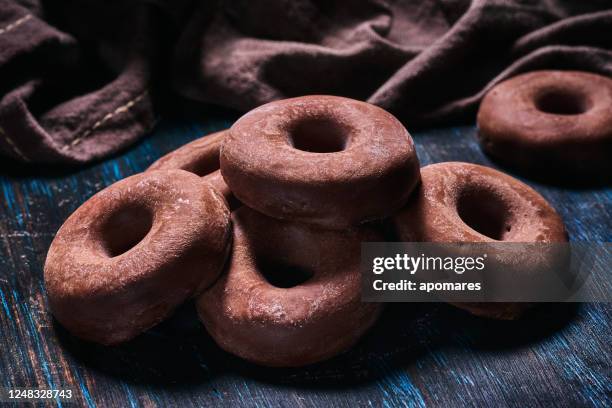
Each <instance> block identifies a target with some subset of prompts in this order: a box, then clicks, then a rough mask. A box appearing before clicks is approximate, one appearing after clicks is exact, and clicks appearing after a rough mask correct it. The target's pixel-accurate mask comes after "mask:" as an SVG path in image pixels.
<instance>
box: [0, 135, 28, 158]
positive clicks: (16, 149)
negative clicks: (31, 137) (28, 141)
mask: <svg viewBox="0 0 612 408" xmlns="http://www.w3.org/2000/svg"><path fill="white" fill-rule="evenodd" d="M0 135H2V136H3V137H4V140H6V142H7V143H8V144H9V146H11V148H12V149H13V151H14V152H15V153H16V154H17V156H19V157H21V158H22V159H23V160H24V161H27V162H29V161H30V159H28V158H27V157H26V156H25V155H24V154H23V152H22V151H21V150H20V149H19V148H18V147H17V145H16V144H15V142H13V140H11V138H10V137H9V135H7V134H6V132H5V131H4V129H2V128H1V127H0Z"/></svg>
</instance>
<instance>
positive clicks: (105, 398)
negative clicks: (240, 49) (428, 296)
mask: <svg viewBox="0 0 612 408" xmlns="http://www.w3.org/2000/svg"><path fill="white" fill-rule="evenodd" d="M211 117H212V118H213V119H210V120H198V121H196V120H184V119H183V120H180V121H179V120H175V121H162V122H161V123H160V125H159V126H158V127H157V129H156V130H155V131H154V132H153V134H152V135H151V136H150V137H148V138H147V139H146V140H145V141H143V142H141V143H139V144H138V145H136V146H133V147H132V148H131V149H129V150H128V151H126V152H124V153H123V154H121V155H118V156H116V157H114V158H112V159H110V160H107V161H105V162H102V163H99V164H95V165H92V166H90V167H88V168H85V169H80V170H77V171H73V172H66V171H57V170H49V169H30V170H28V175H25V176H24V175H20V176H18V175H4V176H0V185H1V188H2V191H0V197H1V198H0V200H1V202H0V303H1V305H0V385H1V386H6V387H43V388H58V387H62V386H71V387H73V388H75V389H76V390H77V392H78V394H79V397H78V398H79V403H80V404H81V405H84V406H90V407H95V406H97V407H109V406H131V407H139V406H185V407H187V406H215V407H216V406H248V407H260V406H261V407H270V406H272V407H281V406H282V407H286V406H295V407H307V406H325V407H336V406H337V407H343V406H351V407H354V406H375V407H378V406H388V407H394V406H407V407H421V406H443V407H452V406H496V407H497V406H513V407H525V406H535V405H545V406H551V405H554V406H567V407H574V406H611V405H612V401H611V394H612V386H611V384H612V381H611V379H612V378H611V377H612V373H611V363H610V362H611V361H612V351H611V350H612V347H611V346H612V342H611V334H612V327H611V324H612V308H611V307H610V306H609V305H606V304H583V305H568V304H565V305H547V306H543V307H540V308H538V309H536V310H534V311H533V312H532V313H530V314H529V315H528V316H526V318H525V319H523V320H521V321H518V322H495V321H489V320H485V319H479V318H476V317H472V316H470V315H468V314H466V313H464V312H462V311H460V310H457V309H454V308H452V307H449V306H446V305H439V304H394V305H391V306H389V307H388V308H387V310H386V312H385V313H384V315H383V317H382V318H381V320H380V322H379V323H378V324H377V325H376V326H375V327H374V329H373V330H372V331H371V332H370V333H369V334H368V335H367V336H366V337H365V338H364V339H363V340H362V341H361V342H360V343H359V344H358V345H357V346H356V347H355V348H354V349H353V350H351V351H349V352H348V353H345V354H344V355H342V356H339V357H337V358H335V359H333V360H331V361H328V362H324V363H321V364H318V365H315V366H311V367H306V368H302V369H267V368H261V367H257V366H254V365H251V364H248V363H246V362H243V361H241V360H240V359H238V358H235V357H233V356H230V355H228V354H226V353H225V352H223V351H221V350H220V349H219V348H218V347H217V346H216V345H215V344H214V343H213V341H212V340H211V338H210V337H209V336H208V335H207V334H206V332H205V331H204V329H203V327H202V326H201V325H200V323H199V322H198V320H197V318H196V316H195V312H194V310H193V305H192V304H187V305H185V306H184V307H182V308H181V309H180V310H178V311H177V313H176V315H175V316H174V317H173V318H171V319H170V320H169V321H167V322H165V323H163V324H161V325H160V326H158V327H156V328H154V329H152V330H150V331H149V332H147V333H145V334H144V335H142V336H140V337H138V338H137V339H135V340H134V341H132V342H130V343H128V344H125V345H123V346H120V347H113V348H107V347H101V346H96V345H91V344H87V343H85V342H82V341H79V340H77V339H75V338H73V337H71V336H70V335H69V334H67V333H66V332H65V331H64V330H63V329H62V328H61V327H59V326H58V325H57V324H56V323H54V321H53V319H52V317H51V316H50V314H49V313H48V311H47V306H46V298H45V294H44V287H43V280H42V269H43V265H44V260H45V255H46V251H47V249H48V247H49V244H50V242H51V240H52V239H53V236H54V234H55V232H56V231H57V229H58V228H59V227H60V225H61V224H62V222H63V221H64V220H65V219H66V217H68V215H70V213H72V212H73V211H74V210H75V209H76V208H77V207H78V206H79V205H80V204H81V203H82V202H84V201H85V200H86V199H87V198H88V197H90V196H91V195H93V194H94V193H95V192H97V191H98V190H100V189H102V188H103V187H105V186H107V185H110V184H112V183H113V182H115V181H117V180H119V179H121V178H123V177H126V176H128V175H131V174H134V173H137V172H140V171H142V170H144V169H145V168H146V167H147V166H148V165H149V164H151V163H152V162H153V161H154V160H156V159H157V158H158V157H160V156H161V155H163V154H165V153H166V152H168V151H170V150H173V149H175V148H176V147H178V146H180V145H182V144H184V143H186V142H188V141H190V140H192V139H194V138H197V137H199V136H201V135H202V134H205V133H208V132H212V131H214V130H218V129H221V128H224V127H227V126H229V125H230V124H231V122H232V121H233V120H234V119H235V118H236V115H235V114H233V113H230V112H227V113H226V112H217V113H215V114H214V115H213V116H211ZM414 137H415V141H416V144H417V150H418V154H419V158H420V160H421V163H422V164H428V163H433V162H440V161H448V160H461V161H468V162H475V163H483V164H486V165H491V166H493V167H496V166H495V165H494V164H492V163H491V162H490V160H489V159H488V158H487V157H486V156H484V155H483V154H482V152H481V151H480V149H479V148H478V145H477V143H476V141H475V129H474V128H473V127H459V128H452V129H440V130H432V131H426V132H419V133H417V134H415V135H414ZM3 167H4V168H5V169H6V168H8V165H6V164H5V165H4V166H3ZM526 181H527V182H528V183H529V184H531V185H532V186H534V187H535V188H536V189H537V190H538V191H540V192H541V193H542V194H543V195H544V196H545V197H546V198H547V199H548V200H550V202H551V203H552V204H553V205H554V206H555V207H556V208H557V210H558V211H559V212H560V213H561V215H562V216H563V218H564V220H565V221H566V223H567V227H568V229H569V233H570V235H571V238H572V239H573V240H588V241H612V216H611V212H612V205H611V203H612V190H611V189H602V188H585V189H576V188H574V189H568V188H562V187H553V186H547V185H545V184H541V183H534V182H531V181H528V180H526ZM58 405H61V404H58Z"/></svg>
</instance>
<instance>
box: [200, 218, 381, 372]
mask: <svg viewBox="0 0 612 408" xmlns="http://www.w3.org/2000/svg"><path fill="white" fill-rule="evenodd" d="M232 220H233V224H234V245H233V250H232V256H231V260H230V263H229V265H228V267H227V268H226V269H227V270H226V272H225V273H224V275H222V277H221V278H220V279H219V280H218V281H217V282H216V283H215V284H214V285H213V286H212V287H211V288H210V289H208V290H207V291H205V292H204V293H203V294H202V295H201V296H200V297H199V298H198V301H197V308H198V313H199V315H200V318H201V320H202V322H203V323H204V325H205V326H206V328H207V330H208V332H209V333H210V334H211V336H212V337H213V338H214V339H215V341H216V342H217V344H219V346H220V347H221V348H223V349H225V350H226V351H228V352H230V353H233V354H235V355H238V356H240V357H242V358H244V359H246V360H249V361H252V362H255V363H257V364H261V365H266V366H282V367H290V366H302V365H306V364H310V363H314V362H317V361H321V360H324V359H327V358H329V357H332V356H334V355H336V354H338V353H340V352H342V351H344V350H346V349H348V348H349V347H350V346H352V345H353V344H354V343H355V342H356V341H357V340H358V339H359V338H360V337H361V335H362V334H363V333H364V332H365V331H366V330H367V329H368V328H369V327H370V326H371V325H372V324H373V323H374V322H375V320H376V319H377V317H378V315H379V312H380V310H381V307H382V306H381V305H379V304H375V303H362V302H361V295H360V293H361V281H360V271H359V254H360V243H361V242H362V241H377V240H381V236H380V234H379V233H378V232H377V231H374V230H371V229H369V228H366V227H362V228H359V229H355V230H351V231H343V232H340V231H332V230H316V229H312V228H310V227H308V226H306V225H304V224H298V223H289V222H284V221H281V220H276V219H273V218H270V217H267V216H265V215H262V214H260V213H257V212H255V211H253V210H251V209H250V208H248V207H246V206H243V207H241V208H240V209H238V210H237V211H235V212H233V213H232Z"/></svg>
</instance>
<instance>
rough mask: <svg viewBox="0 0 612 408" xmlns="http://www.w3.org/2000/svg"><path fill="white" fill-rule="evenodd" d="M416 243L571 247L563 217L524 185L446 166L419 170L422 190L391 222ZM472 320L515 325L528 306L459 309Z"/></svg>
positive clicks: (492, 173)
mask: <svg viewBox="0 0 612 408" xmlns="http://www.w3.org/2000/svg"><path fill="white" fill-rule="evenodd" d="M393 223H394V226H395V230H396V232H397V235H398V238H399V239H400V240H402V241H413V242H440V243H444V242H451V243H452V242H499V241H505V242H524V243H529V242H546V243H549V242H567V239H568V238H567V233H566V231H565V226H564V224H563V221H562V219H561V217H560V216H559V215H558V214H557V212H556V211H555V210H554V208H552V207H551V206H550V204H548V202H547V201H546V200H545V199H544V198H543V197H542V196H541V195H540V194H538V193H537V192H536V191H535V190H533V189H532V188H531V187H529V186H527V185H526V184H524V183H522V182H520V181H519V180H516V179H515V178H512V177H510V176H508V175H506V174H504V173H502V172H499V171H497V170H494V169H491V168H489V167H484V166H479V165H476V164H470V163H460V162H447V163H437V164H432V165H429V166H425V167H423V168H422V169H421V185H420V186H419V187H418V188H417V190H416V192H415V194H414V196H413V197H412V198H411V199H410V201H409V203H408V205H406V207H404V208H403V209H402V210H401V211H399V212H398V213H397V214H396V215H395V216H394V218H393ZM454 305H455V306H458V307H461V308H463V309H466V310H468V311H470V312H472V313H473V314H476V315H481V316H487V317H493V318H500V319H513V318H516V317H518V316H519V315H520V314H521V313H522V312H523V311H524V310H525V309H526V308H528V307H529V306H530V305H529V304H527V303H483V304H476V303H461V304H454Z"/></svg>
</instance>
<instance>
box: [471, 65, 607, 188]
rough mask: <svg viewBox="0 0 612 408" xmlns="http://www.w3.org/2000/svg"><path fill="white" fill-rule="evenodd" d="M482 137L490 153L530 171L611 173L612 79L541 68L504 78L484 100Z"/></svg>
mask: <svg viewBox="0 0 612 408" xmlns="http://www.w3.org/2000/svg"><path fill="white" fill-rule="evenodd" d="M478 137H479V139H480V143H481V145H482V147H483V149H484V150H485V151H486V152H487V153H488V154H490V155H491V156H492V157H494V158H496V159H497V160H499V161H500V162H502V163H504V164H507V165H510V166H513V167H515V168H518V169H520V170H523V171H526V172H532V174H533V172H538V174H542V173H544V174H543V175H544V176H550V175H551V174H557V177H558V175H559V174H564V175H566V174H568V173H570V174H573V173H577V174H576V175H577V176H580V175H582V174H587V173H590V174H598V173H603V172H605V173H607V175H608V176H609V175H610V172H611V171H612V160H610V158H611V157H612V79H610V78H606V77H603V76H600V75H595V74H589V73H584V72H574V71H537V72H531V73H528V74H523V75H519V76H517V77H514V78H512V79H509V80H507V81H505V82H502V83H501V84H499V85H497V86H495V87H494V88H493V89H492V90H491V91H490V92H489V93H488V94H487V95H486V96H485V97H484V99H483V101H482V104H481V105H480V110H479V112H478ZM559 172H562V173H559ZM599 175H600V176H601V174H599Z"/></svg>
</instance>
